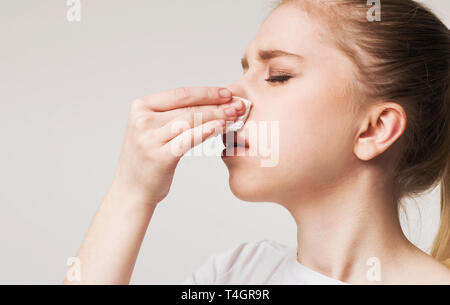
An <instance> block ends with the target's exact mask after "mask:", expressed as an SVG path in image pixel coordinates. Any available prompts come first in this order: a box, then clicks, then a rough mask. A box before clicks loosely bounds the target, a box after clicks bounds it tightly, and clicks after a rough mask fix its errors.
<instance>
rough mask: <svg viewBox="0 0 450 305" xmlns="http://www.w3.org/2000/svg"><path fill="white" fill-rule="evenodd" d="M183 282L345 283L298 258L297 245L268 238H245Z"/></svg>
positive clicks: (188, 283) (186, 283) (213, 257)
mask: <svg viewBox="0 0 450 305" xmlns="http://www.w3.org/2000/svg"><path fill="white" fill-rule="evenodd" d="M182 284H185V285H194V284H200V285H227V284H230V285H233V284H234V285H258V284H261V285H283V284H284V285H286V284H290V285H308V284H325V285H332V284H334V285H336V284H346V283H344V282H341V281H338V280H336V279H333V278H330V277H327V276H325V275H323V274H321V273H318V272H316V271H314V270H311V269H309V268H307V267H305V266H303V265H302V264H300V263H299V262H298V261H297V248H291V247H288V246H285V245H282V244H280V243H278V242H275V241H271V240H266V239H265V240H260V241H256V242H245V243H241V244H239V245H238V246H235V247H233V248H230V249H228V250H226V251H224V252H221V253H218V254H214V255H212V256H210V257H209V258H208V260H207V261H206V262H205V263H204V264H203V265H202V266H200V268H199V269H197V270H196V271H195V272H193V273H192V274H191V275H190V276H189V277H188V278H186V279H185V281H184V282H183V283H182Z"/></svg>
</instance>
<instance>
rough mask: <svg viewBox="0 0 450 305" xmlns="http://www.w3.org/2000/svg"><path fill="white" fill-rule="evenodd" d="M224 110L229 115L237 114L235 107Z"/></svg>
mask: <svg viewBox="0 0 450 305" xmlns="http://www.w3.org/2000/svg"><path fill="white" fill-rule="evenodd" d="M224 112H225V114H226V115H227V116H229V117H232V116H235V115H236V109H234V108H233V107H229V108H226V109H225V111H224Z"/></svg>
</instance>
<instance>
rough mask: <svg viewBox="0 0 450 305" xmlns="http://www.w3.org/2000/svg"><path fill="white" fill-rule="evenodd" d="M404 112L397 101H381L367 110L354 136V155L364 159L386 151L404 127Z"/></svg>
mask: <svg viewBox="0 0 450 305" xmlns="http://www.w3.org/2000/svg"><path fill="white" fill-rule="evenodd" d="M406 122H407V119H406V113H405V111H404V109H403V107H402V106H400V105H399V104H397V103H392V102H389V103H383V104H381V105H377V106H375V107H373V108H372V109H370V110H369V111H368V115H367V119H366V120H364V121H363V124H364V125H363V126H362V127H361V130H360V131H359V133H358V136H357V137H356V142H355V146H354V153H355V155H356V156H357V157H358V158H359V159H361V160H364V161H367V160H371V159H373V158H375V157H377V156H378V155H380V154H382V153H383V152H384V151H386V150H387V149H388V148H389V147H390V146H391V145H393V144H394V143H395V141H396V140H397V139H398V138H400V136H401V135H402V134H403V132H404V130H405V128H406Z"/></svg>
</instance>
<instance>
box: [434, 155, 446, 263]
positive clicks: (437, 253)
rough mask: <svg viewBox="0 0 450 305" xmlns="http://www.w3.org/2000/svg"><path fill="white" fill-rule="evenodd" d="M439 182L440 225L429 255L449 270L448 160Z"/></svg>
mask: <svg viewBox="0 0 450 305" xmlns="http://www.w3.org/2000/svg"><path fill="white" fill-rule="evenodd" d="M447 163H448V164H447V168H446V171H445V173H444V176H443V177H442V181H441V224H440V227H439V232H438V234H437V236H436V239H435V240H434V244H433V250H432V251H431V255H432V256H433V257H434V258H435V259H437V260H439V261H440V262H441V263H443V264H444V265H446V266H447V267H448V268H450V159H449V161H448V162H447Z"/></svg>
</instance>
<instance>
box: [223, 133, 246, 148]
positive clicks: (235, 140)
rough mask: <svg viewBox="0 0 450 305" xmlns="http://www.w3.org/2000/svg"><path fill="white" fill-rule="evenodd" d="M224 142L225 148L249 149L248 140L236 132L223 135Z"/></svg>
mask: <svg viewBox="0 0 450 305" xmlns="http://www.w3.org/2000/svg"><path fill="white" fill-rule="evenodd" d="M222 142H223V145H225V147H243V148H248V147H249V145H248V142H247V139H246V138H245V137H243V136H242V135H241V134H239V133H237V132H235V131H232V132H228V133H225V134H223V135H222Z"/></svg>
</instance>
